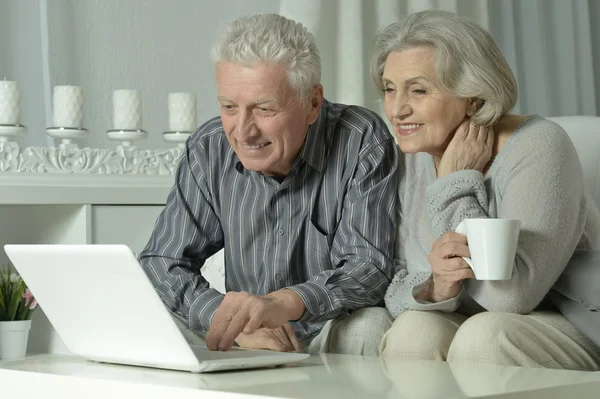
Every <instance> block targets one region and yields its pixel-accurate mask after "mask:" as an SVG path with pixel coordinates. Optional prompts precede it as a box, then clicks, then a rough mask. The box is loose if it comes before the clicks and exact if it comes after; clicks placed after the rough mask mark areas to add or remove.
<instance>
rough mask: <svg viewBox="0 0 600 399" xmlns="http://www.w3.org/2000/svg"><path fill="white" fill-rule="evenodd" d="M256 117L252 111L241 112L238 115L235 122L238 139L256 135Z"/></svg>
mask: <svg viewBox="0 0 600 399" xmlns="http://www.w3.org/2000/svg"><path fill="white" fill-rule="evenodd" d="M255 131H256V129H255V125H254V117H253V116H252V114H251V113H248V112H240V113H239V114H238V117H237V121H236V124H235V132H236V136H237V138H238V140H244V139H246V138H249V137H252V136H253V135H255Z"/></svg>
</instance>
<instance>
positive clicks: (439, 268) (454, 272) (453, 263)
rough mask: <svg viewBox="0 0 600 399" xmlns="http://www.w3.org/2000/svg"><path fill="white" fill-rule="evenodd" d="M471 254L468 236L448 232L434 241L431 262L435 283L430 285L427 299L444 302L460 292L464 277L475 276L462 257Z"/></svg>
mask: <svg viewBox="0 0 600 399" xmlns="http://www.w3.org/2000/svg"><path fill="white" fill-rule="evenodd" d="M463 256H465V257H469V256H471V252H470V251H469V247H468V245H467V237H466V236H464V235H462V234H459V233H455V232H448V233H446V234H444V235H443V236H441V237H440V239H439V240H437V241H436V242H434V243H433V248H432V249H431V252H430V253H429V262H430V263H431V271H432V274H433V285H432V286H430V287H429V292H428V296H429V298H427V300H428V301H429V302H442V301H445V300H448V299H451V298H454V297H455V296H456V295H458V293H459V292H460V288H461V287H462V283H463V280H464V279H467V278H475V274H474V273H473V270H472V269H471V267H470V266H469V264H468V263H467V262H466V261H465V260H464V259H463V258H462V257H463Z"/></svg>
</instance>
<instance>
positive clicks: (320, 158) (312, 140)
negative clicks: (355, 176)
mask: <svg viewBox="0 0 600 399" xmlns="http://www.w3.org/2000/svg"><path fill="white" fill-rule="evenodd" d="M328 108H329V103H328V102H327V100H325V99H323V105H322V106H321V112H319V116H318V117H317V120H316V121H315V122H314V123H313V124H312V125H310V127H309V128H308V133H307V134H306V140H305V141H304V146H302V149H301V150H300V158H302V159H303V160H304V161H305V162H306V163H307V164H309V165H310V166H312V167H313V168H315V169H316V170H318V171H319V172H322V171H323V168H325V157H326V155H327V145H326V142H327V137H326V134H327V129H326V126H327V111H328Z"/></svg>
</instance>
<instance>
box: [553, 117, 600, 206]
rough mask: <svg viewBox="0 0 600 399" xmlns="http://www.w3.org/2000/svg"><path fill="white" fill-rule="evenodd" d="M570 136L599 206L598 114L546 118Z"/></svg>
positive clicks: (599, 150)
mask: <svg viewBox="0 0 600 399" xmlns="http://www.w3.org/2000/svg"><path fill="white" fill-rule="evenodd" d="M548 119H550V120H552V121H554V122H556V123H558V124H559V125H560V126H561V127H562V128H563V129H565V131H566V132H567V133H568V134H569V137H571V140H572V141H573V144H574V145H575V148H576V149H577V153H578V155H579V160H580V161H581V166H582V168H583V175H584V177H585V183H586V186H587V189H588V191H589V192H590V194H591V195H592V197H593V198H594V200H595V201H596V204H597V205H598V207H600V116H560V117H554V118H548Z"/></svg>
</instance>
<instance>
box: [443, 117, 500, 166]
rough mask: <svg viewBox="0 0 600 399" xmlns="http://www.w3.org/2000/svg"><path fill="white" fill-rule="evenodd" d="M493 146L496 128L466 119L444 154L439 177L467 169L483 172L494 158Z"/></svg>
mask: <svg viewBox="0 0 600 399" xmlns="http://www.w3.org/2000/svg"><path fill="white" fill-rule="evenodd" d="M493 147H494V129H492V128H491V127H489V128H488V127H485V126H478V125H473V124H471V123H470V121H469V120H468V119H466V120H464V121H463V122H462V123H461V124H460V125H459V126H458V128H457V129H456V133H455V134H454V137H453V138H452V140H450V143H449V144H448V147H447V148H446V151H444V155H442V159H441V160H440V164H439V166H438V171H437V172H438V177H442V176H446V175H449V174H450V173H452V172H457V171H459V170H467V169H471V170H478V171H480V172H483V171H484V169H485V167H486V166H487V164H488V163H489V162H490V159H492V150H493Z"/></svg>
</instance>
